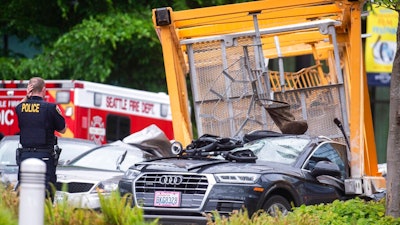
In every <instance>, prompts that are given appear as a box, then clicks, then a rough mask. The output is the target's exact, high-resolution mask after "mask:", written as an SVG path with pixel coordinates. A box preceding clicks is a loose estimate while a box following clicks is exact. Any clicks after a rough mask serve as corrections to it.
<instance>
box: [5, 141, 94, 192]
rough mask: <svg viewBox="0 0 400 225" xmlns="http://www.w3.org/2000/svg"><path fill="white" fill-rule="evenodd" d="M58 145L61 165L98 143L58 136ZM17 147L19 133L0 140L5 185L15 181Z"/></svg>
mask: <svg viewBox="0 0 400 225" xmlns="http://www.w3.org/2000/svg"><path fill="white" fill-rule="evenodd" d="M58 146H59V147H60V148H61V149H62V152H61V155H60V159H59V162H58V164H59V165H62V164H65V163H67V162H68V161H70V160H72V159H73V158H75V157H76V156H78V155H80V154H82V153H84V152H86V151H88V150H90V149H92V148H94V147H97V146H98V145H97V144H96V143H94V142H93V141H89V140H85V139H80V138H63V137H59V138H58ZM18 147H19V135H10V136H5V137H3V139H1V141H0V176H1V181H2V183H3V184H5V185H9V184H10V185H15V184H16V183H17V174H18V166H17V162H16V159H15V156H16V149H17V148H18Z"/></svg>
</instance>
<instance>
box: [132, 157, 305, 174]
mask: <svg viewBox="0 0 400 225" xmlns="http://www.w3.org/2000/svg"><path fill="white" fill-rule="evenodd" d="M136 169H138V170H141V171H142V172H156V171H168V172H196V173H211V174H212V173H228V172H230V173H234V172H240V173H246V172H249V173H250V172H252V173H268V172H271V173H272V172H277V171H279V172H288V173H290V172H295V171H298V169H295V168H293V167H291V166H290V165H285V164H279V163H272V162H265V161H257V162H255V163H254V162H253V163H243V162H232V161H228V160H216V159H182V158H168V159H159V160H154V161H151V162H141V163H137V164H136Z"/></svg>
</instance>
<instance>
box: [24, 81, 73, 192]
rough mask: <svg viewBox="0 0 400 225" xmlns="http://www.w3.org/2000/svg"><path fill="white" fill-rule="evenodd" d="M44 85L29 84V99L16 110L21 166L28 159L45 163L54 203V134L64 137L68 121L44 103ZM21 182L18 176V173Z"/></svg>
mask: <svg viewBox="0 0 400 225" xmlns="http://www.w3.org/2000/svg"><path fill="white" fill-rule="evenodd" d="M45 96H46V87H45V82H44V80H43V79H42V78H40V77H33V78H31V79H30V80H29V83H28V87H27V96H26V97H25V98H24V99H23V100H22V101H21V103H20V104H18V105H17V107H16V112H17V116H18V126H19V129H20V144H21V148H19V151H20V152H19V154H18V152H17V154H18V156H19V160H18V162H17V163H18V164H19V165H20V163H21V162H22V161H23V160H25V159H27V158H37V159H40V160H42V161H43V162H45V163H46V190H47V196H48V197H50V198H52V199H53V194H54V193H53V190H52V189H53V188H52V187H53V185H55V184H56V181H57V177H56V166H57V163H56V162H55V155H54V145H55V144H56V137H55V135H54V131H58V132H59V133H65V131H66V125H65V119H64V117H63V116H62V115H61V112H60V109H59V108H58V107H57V105H56V104H53V103H48V102H45V101H44V98H45ZM18 179H19V173H18Z"/></svg>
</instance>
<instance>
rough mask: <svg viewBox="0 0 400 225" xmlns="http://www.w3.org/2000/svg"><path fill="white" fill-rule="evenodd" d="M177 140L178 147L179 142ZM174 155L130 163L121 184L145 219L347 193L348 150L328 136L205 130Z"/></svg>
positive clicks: (271, 208) (193, 219)
mask: <svg viewBox="0 0 400 225" xmlns="http://www.w3.org/2000/svg"><path fill="white" fill-rule="evenodd" d="M176 146H179V145H174V147H176ZM173 150H178V151H176V153H178V154H177V156H176V157H168V158H161V159H155V160H150V161H145V162H140V163H136V164H135V165H133V166H131V167H130V169H129V170H128V171H127V172H126V173H125V175H124V177H123V179H122V180H120V182H119V190H120V192H121V194H122V195H125V194H128V193H130V194H131V195H126V196H132V198H133V199H132V200H133V206H137V207H140V208H142V209H143V210H144V214H145V218H147V219H155V218H159V220H160V222H162V223H163V224H168V223H171V224H178V223H183V222H189V223H191V224H196V223H199V224H204V223H205V222H206V221H207V218H206V215H210V214H209V213H212V212H218V213H219V214H220V215H229V214H230V213H231V212H232V211H234V210H241V209H243V207H245V208H246V209H247V210H248V212H249V214H250V215H252V214H253V213H255V212H257V211H259V210H261V209H262V210H265V211H266V212H268V213H270V214H274V213H276V211H275V210H276V209H279V210H280V211H281V212H282V213H287V212H288V211H289V210H291V208H292V206H300V205H302V204H305V205H311V204H318V203H328V202H332V201H334V200H335V199H347V198H350V197H351V196H346V195H345V191H344V179H346V178H348V176H349V164H348V158H347V157H348V156H347V148H346V146H345V145H344V144H341V143H339V142H336V141H333V140H331V139H329V138H326V137H309V136H306V135H285V134H280V133H275V132H271V131H256V132H253V133H251V134H247V135H245V136H244V137H243V138H242V139H241V140H235V139H231V138H221V137H216V136H211V135H203V136H202V137H200V138H199V139H197V140H195V141H193V142H192V143H191V144H190V145H188V146H187V147H186V148H185V149H183V151H181V152H180V151H179V149H173Z"/></svg>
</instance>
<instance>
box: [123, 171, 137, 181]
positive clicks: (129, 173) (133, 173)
mask: <svg viewBox="0 0 400 225" xmlns="http://www.w3.org/2000/svg"><path fill="white" fill-rule="evenodd" d="M139 174H140V171H139V170H135V169H128V170H127V171H126V172H125V174H124V179H127V180H133V179H135V178H136V177H137V176H138V175H139Z"/></svg>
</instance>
